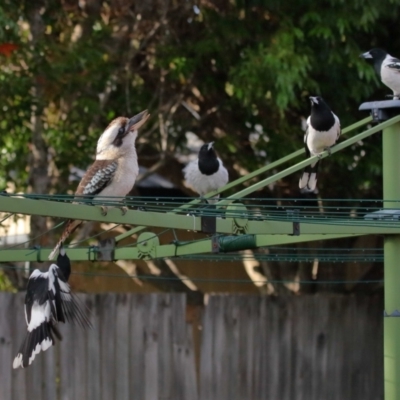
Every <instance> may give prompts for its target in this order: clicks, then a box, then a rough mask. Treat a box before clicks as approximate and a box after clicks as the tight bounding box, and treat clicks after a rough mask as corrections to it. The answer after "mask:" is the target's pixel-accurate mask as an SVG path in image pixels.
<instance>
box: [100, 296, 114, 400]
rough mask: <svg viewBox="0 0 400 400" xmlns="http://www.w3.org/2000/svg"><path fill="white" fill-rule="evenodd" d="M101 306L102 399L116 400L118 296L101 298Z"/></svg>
mask: <svg viewBox="0 0 400 400" xmlns="http://www.w3.org/2000/svg"><path fill="white" fill-rule="evenodd" d="M101 299H102V301H101V305H100V307H101V308H100V329H101V334H100V353H101V381H100V387H101V396H102V397H101V398H102V399H103V400H109V399H115V398H116V393H115V379H116V376H115V361H116V359H115V341H116V333H117V331H118V330H117V329H116V327H115V313H116V309H115V305H116V295H115V294H112V293H107V294H104V295H102V296H101Z"/></svg>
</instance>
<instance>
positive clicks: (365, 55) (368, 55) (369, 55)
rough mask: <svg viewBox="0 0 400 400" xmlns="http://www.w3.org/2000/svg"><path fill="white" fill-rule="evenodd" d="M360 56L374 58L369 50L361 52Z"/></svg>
mask: <svg viewBox="0 0 400 400" xmlns="http://www.w3.org/2000/svg"><path fill="white" fill-rule="evenodd" d="M360 57H361V58H366V59H368V58H372V56H371V54H370V52H369V51H367V52H366V53H361V54H360Z"/></svg>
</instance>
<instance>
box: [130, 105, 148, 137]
mask: <svg viewBox="0 0 400 400" xmlns="http://www.w3.org/2000/svg"><path fill="white" fill-rule="evenodd" d="M149 117H150V114H149V113H148V112H147V110H144V111H142V112H141V113H139V114H136V115H135V116H133V117H132V118H131V119H130V120H129V121H128V123H127V126H126V131H128V132H129V131H133V130H138V129H139V128H140V127H141V126H142V125H143V124H144V123H145V122H146V121H147V120H148V118H149Z"/></svg>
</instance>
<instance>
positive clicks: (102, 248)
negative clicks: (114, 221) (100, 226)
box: [97, 238, 115, 261]
mask: <svg viewBox="0 0 400 400" xmlns="http://www.w3.org/2000/svg"><path fill="white" fill-rule="evenodd" d="M114 253H115V238H107V239H104V240H99V243H98V247H97V259H98V260H99V261H114V260H115V257H114Z"/></svg>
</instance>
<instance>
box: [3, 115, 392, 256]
mask: <svg viewBox="0 0 400 400" xmlns="http://www.w3.org/2000/svg"><path fill="white" fill-rule="evenodd" d="M371 121H372V118H371V117H368V118H364V119H363V120H361V121H359V122H357V123H355V124H352V125H351V126H349V127H347V128H345V129H343V131H342V133H343V134H346V133H348V132H351V131H354V130H356V129H359V128H361V127H363V126H365V125H366V124H368V123H370V122H371ZM398 122H400V116H396V117H394V118H392V119H390V120H388V121H385V122H383V123H381V124H379V125H376V126H374V127H372V128H369V129H367V130H366V131H364V132H362V133H359V134H357V135H355V136H353V137H351V138H349V139H347V140H345V141H343V142H341V143H339V144H338V145H336V146H334V147H333V148H332V149H331V153H336V152H337V151H340V150H342V149H344V148H347V147H349V146H351V145H353V144H354V143H357V142H359V141H360V140H363V139H365V138H366V137H368V136H371V135H373V134H375V133H377V132H380V131H381V130H384V129H386V128H388V127H390V126H392V125H393V124H397V123H398ZM302 154H304V150H303V149H301V150H297V151H295V152H293V153H291V154H289V155H287V156H285V157H283V158H281V159H280V160H277V161H275V162H273V163H271V164H268V165H267V166H265V167H263V168H260V169H258V170H256V171H254V172H252V173H250V174H247V175H246V176H244V177H241V178H239V179H237V180H235V181H233V182H230V183H229V184H228V185H226V186H225V187H223V188H221V189H220V190H218V191H215V192H212V193H209V194H207V195H206V196H204V197H205V198H210V197H213V196H215V195H216V194H220V193H223V192H224V191H226V190H228V189H231V188H233V187H236V186H238V185H241V184H242V183H244V182H247V181H249V180H251V179H254V178H256V177H258V176H260V175H261V174H265V173H266V172H268V171H270V170H272V169H274V168H277V167H279V166H280V165H282V164H283V163H285V162H288V161H290V160H292V159H294V158H295V157H298V156H300V155H302ZM328 155H329V153H328V152H324V153H322V154H321V156H320V158H325V157H327V156H328ZM315 159H316V157H311V158H308V159H305V160H303V161H301V162H299V163H297V164H295V165H293V166H290V167H289V168H286V169H284V170H282V171H281V172H278V173H276V174H274V175H272V176H270V177H268V178H266V179H263V180H260V181H259V182H257V183H255V184H253V185H251V186H249V187H247V188H245V189H242V190H241V191H239V192H237V193H235V195H234V196H229V197H227V198H225V199H221V200H220V201H219V202H218V203H217V207H222V206H227V205H229V204H232V203H233V202H234V201H235V200H236V199H238V198H240V197H245V196H248V195H249V194H251V193H253V192H255V191H257V190H259V189H261V188H263V187H265V186H267V185H270V184H271V183H274V182H276V181H277V180H279V179H282V178H284V177H286V176H288V175H290V174H292V173H294V172H297V171H299V170H302V169H303V168H304V167H305V166H307V165H310V164H311V163H312V162H313V161H314V160H315ZM399 198H400V196H399ZM200 201H201V200H200V199H195V200H193V201H191V202H189V203H187V204H185V205H183V206H180V207H177V208H176V209H175V210H173V211H172V212H166V213H162V212H151V211H137V210H128V211H127V212H126V214H125V215H122V213H121V210H120V209H118V208H110V209H109V211H108V213H107V215H106V216H103V215H102V214H101V211H100V208H99V207H96V206H92V205H85V204H71V203H63V202H56V201H51V200H41V199H31V198H24V197H21V198H18V197H12V196H0V212H7V213H15V214H27V215H40V216H48V217H58V218H72V219H81V220H86V221H97V222H106V223H115V224H125V225H133V226H135V228H132V229H131V230H129V231H127V232H126V233H123V234H121V235H118V236H116V237H115V241H116V242H117V243H118V242H119V241H121V240H123V239H125V238H126V237H129V236H132V235H133V234H137V233H139V232H141V231H144V230H145V229H146V227H158V228H171V229H185V230H193V231H201V224H202V217H200V216H196V215H185V214H177V213H178V212H179V213H182V212H187V211H188V210H189V209H190V208H191V207H193V206H194V205H197V204H199V203H200ZM231 214H232V215H233V217H229V214H227V215H228V216H226V218H216V227H215V233H216V234H220V235H237V234H238V232H237V229H236V227H235V225H236V221H237V219H238V218H237V217H238V215H237V212H235V211H232V213H231ZM293 222H294V220H293V219H291V218H290V216H288V217H287V220H264V221H257V220H247V221H246V230H245V232H242V236H243V237H244V235H243V234H244V233H245V236H246V238H245V239H246V240H245V242H244V244H243V245H246V243H249V238H250V236H251V237H253V238H252V240H251V243H252V248H255V247H262V246H271V245H279V244H290V243H299V242H307V241H314V240H326V239H336V238H344V237H350V236H360V235H367V234H381V235H383V234H387V235H393V234H399V235H400V226H393V225H392V226H391V225H389V224H388V225H386V226H385V225H376V226H374V225H373V224H371V222H370V221H357V225H351V224H349V223H348V221H347V223H346V221H343V223H341V221H340V220H335V221H334V222H332V221H331V222H329V221H326V222H325V223H324V220H317V219H314V220H312V221H307V220H306V219H301V220H299V222H300V225H301V235H300V236H293ZM239 233H240V232H239ZM146 235H147V236H146ZM146 235H144V236H139V237H138V243H140V242H145V241H146V240H147V237H149V238H151V237H152V236H154V234H150V233H149V232H146ZM232 241H235V242H236V243H238V242H239V240H237V238H236V237H232ZM153 242H154V243H152V247H153V246H154V247H155V248H156V249H155V250H152V254H156V257H158V258H161V257H172V256H179V255H190V254H203V253H208V252H211V251H212V249H213V240H212V239H206V240H199V241H195V242H190V243H179V244H169V245H160V244H159V243H157V242H155V241H154V240H153ZM243 245H241V244H240V243H238V248H237V249H238V250H240V249H241V248H242V247H243ZM214 246H215V243H214ZM141 247H142V248H141V250H139V249H138V248H133V247H117V248H116V249H115V251H114V259H116V260H118V259H130V260H132V259H138V258H144V257H149V258H151V255H150V253H149V255H146V254H145V249H144V248H143V246H141ZM50 251H51V249H46V248H41V249H39V248H38V249H37V250H36V251H34V252H32V251H31V250H27V249H9V250H1V251H0V262H16V261H37V260H40V261H45V260H47V257H48V255H49V253H50ZM68 255H69V257H70V258H71V260H81V261H84V260H88V259H90V260H96V249H95V248H93V247H87V248H71V249H69V251H68Z"/></svg>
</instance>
